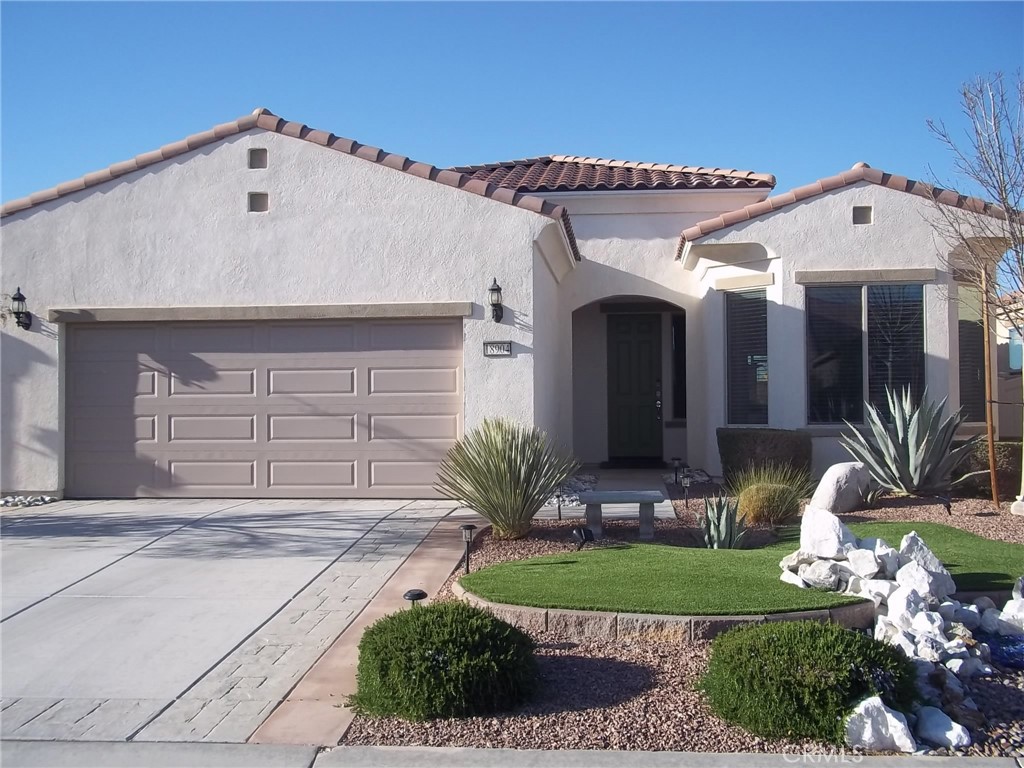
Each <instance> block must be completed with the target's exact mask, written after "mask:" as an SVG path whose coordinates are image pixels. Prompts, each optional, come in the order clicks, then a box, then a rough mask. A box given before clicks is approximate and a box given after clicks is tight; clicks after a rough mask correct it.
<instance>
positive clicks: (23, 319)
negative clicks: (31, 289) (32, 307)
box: [11, 287, 32, 331]
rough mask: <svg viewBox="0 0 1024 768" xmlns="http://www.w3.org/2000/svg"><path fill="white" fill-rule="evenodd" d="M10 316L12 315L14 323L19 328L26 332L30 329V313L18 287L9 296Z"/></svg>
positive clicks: (23, 295)
mask: <svg viewBox="0 0 1024 768" xmlns="http://www.w3.org/2000/svg"><path fill="white" fill-rule="evenodd" d="M11 314H12V315H14V322H15V324H17V326H18V327H19V328H24V329H25V330H26V331H27V330H28V329H29V328H31V327H32V313H31V312H29V311H28V308H27V306H26V304H25V294H23V293H22V292H21V288H20V287H19V288H17V289H16V290H15V291H14V295H12V296H11Z"/></svg>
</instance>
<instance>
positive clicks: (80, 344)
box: [68, 325, 157, 360]
mask: <svg viewBox="0 0 1024 768" xmlns="http://www.w3.org/2000/svg"><path fill="white" fill-rule="evenodd" d="M156 337H157V328H156V326H153V325H138V326H119V327H116V328H115V327H110V326H100V325H97V326H83V327H81V328H77V329H75V332H74V333H73V334H72V335H71V338H70V339H69V343H68V359H69V360H119V359H120V360H134V359H136V358H137V357H138V355H139V354H140V353H141V352H144V351H147V350H153V349H154V348H155V347H156V340H157V338H156Z"/></svg>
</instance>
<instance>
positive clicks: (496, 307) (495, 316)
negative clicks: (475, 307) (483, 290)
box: [487, 278, 505, 323]
mask: <svg viewBox="0 0 1024 768" xmlns="http://www.w3.org/2000/svg"><path fill="white" fill-rule="evenodd" d="M487 303H488V304H490V305H491V319H492V320H494V322H496V323H500V322H501V318H503V317H504V316H505V308H504V307H502V306H501V286H500V285H498V278H494V282H492V283H491V287H490V288H488V289H487Z"/></svg>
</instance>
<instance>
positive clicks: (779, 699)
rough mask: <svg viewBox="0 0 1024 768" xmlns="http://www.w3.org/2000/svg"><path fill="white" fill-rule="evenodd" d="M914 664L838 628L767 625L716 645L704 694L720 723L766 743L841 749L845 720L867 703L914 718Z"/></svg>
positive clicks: (809, 624)
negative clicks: (800, 742) (877, 700)
mask: <svg viewBox="0 0 1024 768" xmlns="http://www.w3.org/2000/svg"><path fill="white" fill-rule="evenodd" d="M914 681H915V671H914V667H913V664H912V663H911V662H910V661H909V660H908V659H907V658H906V657H905V656H903V654H902V652H901V651H900V650H899V649H897V648H896V647H894V646H891V645H887V644H885V643H881V642H879V641H877V640H874V639H872V638H870V637H868V636H867V635H862V634H860V633H858V632H853V631H851V630H848V629H845V628H843V627H841V626H839V625H838V624H832V623H818V622H813V621H798V622H768V623H765V624H754V625H750V626H745V627H739V628H737V629H733V630H730V631H729V632H726V633H724V634H722V635H719V636H718V637H717V638H716V639H715V640H714V643H713V644H712V646H711V661H710V664H709V666H708V671H707V674H706V675H705V676H704V679H703V680H702V682H701V688H702V690H703V691H704V694H705V695H706V696H707V698H708V701H709V702H710V704H711V708H712V709H713V710H714V711H715V712H716V713H717V714H718V715H719V716H720V717H722V718H724V719H725V720H728V721H729V722H731V723H735V724H737V725H740V726H742V727H744V728H746V729H747V730H748V731H750V732H751V733H754V734H757V735H758V736H763V737H766V738H788V739H799V738H808V739H819V740H822V741H828V742H832V743H835V744H841V743H842V742H843V738H844V726H843V721H844V719H845V718H846V716H847V715H849V714H850V712H852V710H853V708H854V707H855V706H856V705H857V704H858V703H859V702H860V701H861V700H863V699H864V698H866V697H868V696H875V695H877V696H881V697H882V701H884V702H885V703H886V704H887V705H888V706H890V707H893V708H894V709H897V710H901V711H904V712H906V711H909V710H910V707H911V705H912V704H913V703H914V699H915V697H916V695H917V693H916V688H915V682H914Z"/></svg>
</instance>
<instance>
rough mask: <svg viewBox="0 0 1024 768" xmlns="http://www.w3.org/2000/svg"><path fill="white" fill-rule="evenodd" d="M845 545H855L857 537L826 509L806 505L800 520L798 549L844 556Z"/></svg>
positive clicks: (828, 555)
mask: <svg viewBox="0 0 1024 768" xmlns="http://www.w3.org/2000/svg"><path fill="white" fill-rule="evenodd" d="M846 545H853V546H854V547H856V546H857V537H856V536H854V535H853V533H852V532H851V531H850V529H849V528H847V527H846V526H845V525H843V523H842V522H841V521H840V520H839V518H838V517H836V516H835V515H833V514H832V513H831V512H829V511H828V510H826V509H819V508H817V507H812V506H808V507H807V508H806V509H804V514H803V518H802V519H801V521H800V549H802V550H804V551H805V552H813V553H814V554H816V555H817V556H818V557H823V558H835V557H837V556H840V557H845V556H846Z"/></svg>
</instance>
